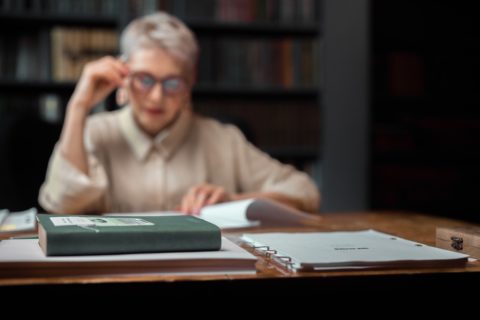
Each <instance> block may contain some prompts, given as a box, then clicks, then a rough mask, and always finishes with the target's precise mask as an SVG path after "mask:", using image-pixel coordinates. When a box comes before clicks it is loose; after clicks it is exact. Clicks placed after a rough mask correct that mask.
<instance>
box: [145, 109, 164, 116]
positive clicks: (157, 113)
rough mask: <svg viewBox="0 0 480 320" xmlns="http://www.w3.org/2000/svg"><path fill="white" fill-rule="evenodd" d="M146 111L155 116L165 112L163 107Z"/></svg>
mask: <svg viewBox="0 0 480 320" xmlns="http://www.w3.org/2000/svg"><path fill="white" fill-rule="evenodd" d="M144 111H145V112H146V113H148V114H150V115H153V116H158V115H161V114H164V113H165V111H164V110H163V109H144Z"/></svg>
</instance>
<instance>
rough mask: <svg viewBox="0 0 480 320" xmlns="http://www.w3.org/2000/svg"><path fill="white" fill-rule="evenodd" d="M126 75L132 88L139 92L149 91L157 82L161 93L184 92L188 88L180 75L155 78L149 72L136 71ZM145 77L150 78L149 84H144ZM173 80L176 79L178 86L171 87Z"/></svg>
mask: <svg viewBox="0 0 480 320" xmlns="http://www.w3.org/2000/svg"><path fill="white" fill-rule="evenodd" d="M128 77H129V79H130V85H131V87H132V89H133V90H135V91H136V92H140V93H149V92H150V91H151V90H152V89H153V88H154V87H155V86H156V85H157V84H160V85H161V87H162V92H163V93H165V94H166V95H170V96H176V95H179V94H181V93H182V92H185V91H186V89H187V88H188V84H187V81H186V79H185V78H183V77H182V76H168V77H165V78H157V77H155V76H154V75H152V74H151V73H148V72H144V71H137V72H132V73H130V74H129V75H128ZM142 77H143V79H142ZM145 79H148V80H150V81H151V84H146V83H145ZM175 81H178V87H176V88H172V87H171V84H172V83H174V82H175Z"/></svg>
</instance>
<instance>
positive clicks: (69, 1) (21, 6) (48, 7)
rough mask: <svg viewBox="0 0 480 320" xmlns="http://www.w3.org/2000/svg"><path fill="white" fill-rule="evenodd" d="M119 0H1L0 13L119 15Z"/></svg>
mask: <svg viewBox="0 0 480 320" xmlns="http://www.w3.org/2000/svg"><path fill="white" fill-rule="evenodd" d="M120 2H121V1H118V0H101V1H97V0H81V1H80V0H0V13H5V14H52V15H56V14H58V15H95V16H111V17H114V16H117V15H118V13H119V12H120Z"/></svg>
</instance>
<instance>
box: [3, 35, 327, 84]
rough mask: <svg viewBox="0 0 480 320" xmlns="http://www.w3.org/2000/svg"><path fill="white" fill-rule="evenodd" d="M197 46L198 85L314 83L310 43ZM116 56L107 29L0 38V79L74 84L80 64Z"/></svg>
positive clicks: (209, 42) (314, 50) (313, 43)
mask: <svg viewBox="0 0 480 320" xmlns="http://www.w3.org/2000/svg"><path fill="white" fill-rule="evenodd" d="M49 43H50V46H49V45H48V44H49ZM7 44H8V45H7ZM200 46H201V61H200V65H199V81H200V83H204V84H228V85H250V86H256V87H258V86H276V87H284V88H290V87H303V86H304V87H308V86H314V85H316V84H317V83H318V77H319V63H320V61H319V46H320V45H319V43H318V41H317V40H315V39H292V38H283V39H267V40H260V39H258V40H257V39H253V40H251V39H222V38H220V39H214V38H208V37H207V38H200ZM117 52H118V34H117V33H116V32H115V31H113V30H109V29H81V28H65V27H56V28H53V29H52V30H51V31H50V32H48V31H39V32H37V33H33V34H32V33H24V34H20V35H18V36H16V37H12V36H9V35H3V36H0V74H1V75H2V77H3V78H7V79H17V80H49V79H52V80H54V81H75V80H77V79H78V78H79V76H80V74H81V71H82V69H83V67H84V65H85V63H87V62H88V61H92V60H95V59H98V58H100V57H102V56H105V55H115V54H116V53H117ZM39 61H40V63H39Z"/></svg>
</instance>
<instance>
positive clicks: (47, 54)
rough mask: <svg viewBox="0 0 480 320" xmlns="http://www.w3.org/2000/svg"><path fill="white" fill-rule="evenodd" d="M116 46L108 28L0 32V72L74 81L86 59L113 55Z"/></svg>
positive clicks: (6, 76) (6, 75) (5, 76)
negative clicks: (16, 32) (15, 33)
mask: <svg viewBox="0 0 480 320" xmlns="http://www.w3.org/2000/svg"><path fill="white" fill-rule="evenodd" d="M117 47H118V36H117V33H116V32H115V31H113V30H109V29H72V28H63V27H56V28H53V29H51V30H50V31H47V30H40V31H38V32H34V33H32V32H25V33H19V34H17V35H15V36H12V35H7V34H0V74H1V78H3V79H15V80H35V81H46V80H50V79H52V80H55V81H73V80H77V79H78V77H79V75H80V73H81V70H82V68H83V66H84V65H85V63H86V62H88V61H91V60H95V59H98V58H100V57H102V56H105V55H114V54H116V52H117V51H118V49H117Z"/></svg>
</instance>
